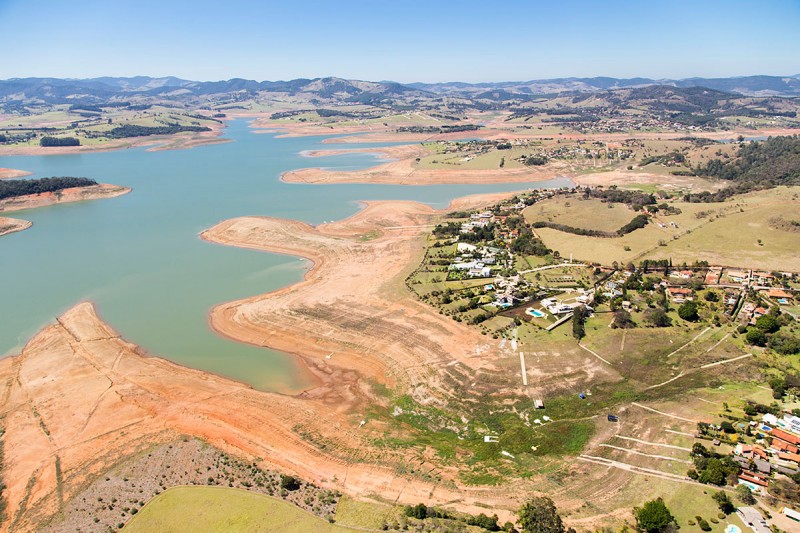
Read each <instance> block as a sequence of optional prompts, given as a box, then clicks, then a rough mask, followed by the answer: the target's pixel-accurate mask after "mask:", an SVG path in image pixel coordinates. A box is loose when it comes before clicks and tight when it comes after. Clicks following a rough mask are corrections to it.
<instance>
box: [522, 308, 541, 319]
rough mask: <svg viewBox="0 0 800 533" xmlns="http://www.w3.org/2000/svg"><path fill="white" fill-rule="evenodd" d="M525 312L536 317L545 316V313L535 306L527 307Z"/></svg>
mask: <svg viewBox="0 0 800 533" xmlns="http://www.w3.org/2000/svg"><path fill="white" fill-rule="evenodd" d="M525 313H527V314H529V315H531V316H533V317H536V318H543V317H544V316H545V315H544V313H542V312H541V311H539V310H538V309H534V308H533V307H529V308H527V309H526V310H525Z"/></svg>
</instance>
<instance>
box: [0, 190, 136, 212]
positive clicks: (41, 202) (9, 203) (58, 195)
mask: <svg viewBox="0 0 800 533" xmlns="http://www.w3.org/2000/svg"><path fill="white" fill-rule="evenodd" d="M129 192H131V189H130V187H121V186H119V185H110V184H108V183H100V184H98V185H90V186H89V187H70V188H68V189H62V190H60V191H56V192H45V193H40V194H28V195H25V196H16V197H14V198H5V199H3V200H0V213H2V212H5V213H9V212H11V211H22V210H23V209H35V208H37V207H46V206H48V205H55V204H66V203H71V202H82V201H84V200H99V199H102V198H114V197H116V196H122V195H123V194H128V193H129Z"/></svg>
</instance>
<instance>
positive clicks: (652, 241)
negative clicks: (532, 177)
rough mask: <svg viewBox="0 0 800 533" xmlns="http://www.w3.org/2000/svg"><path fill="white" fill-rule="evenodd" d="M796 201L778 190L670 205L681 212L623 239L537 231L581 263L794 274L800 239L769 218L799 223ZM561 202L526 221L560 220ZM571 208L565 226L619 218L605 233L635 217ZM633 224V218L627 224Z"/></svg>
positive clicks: (792, 193) (591, 206)
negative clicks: (656, 263)
mask: <svg viewBox="0 0 800 533" xmlns="http://www.w3.org/2000/svg"><path fill="white" fill-rule="evenodd" d="M798 197H800V188H798V187H780V188H777V189H773V190H769V191H758V192H754V193H749V194H746V195H742V196H736V197H734V198H731V199H729V200H727V201H725V202H721V203H709V204H700V203H686V202H682V201H672V202H670V205H672V206H674V207H677V208H678V209H680V210H681V213H680V214H678V215H666V216H665V215H660V214H659V215H657V216H656V217H654V220H651V221H650V223H649V224H648V225H647V226H645V227H644V228H641V229H638V230H636V231H633V232H632V233H629V234H627V235H625V236H623V237H618V238H601V237H587V236H582V235H574V234H571V233H566V232H563V231H559V230H555V229H551V228H539V229H536V230H535V231H536V233H537V234H538V235H539V237H540V238H541V239H542V240H543V241H544V243H545V244H546V245H547V246H548V247H549V248H552V249H554V250H557V251H558V252H559V253H560V254H561V256H562V257H569V255H570V254H572V255H573V257H574V258H575V259H576V260H592V261H597V262H599V263H601V264H604V265H610V264H611V263H612V262H613V261H619V262H622V263H624V262H627V261H634V262H637V261H639V260H641V259H644V258H669V257H671V258H672V260H673V262H674V263H675V264H681V263H682V262H684V261H685V262H687V263H692V262H694V261H696V260H705V261H708V262H709V263H711V264H719V265H730V266H745V267H749V268H760V269H767V270H791V271H796V270H800V259H798V258H797V254H796V250H797V243H798V241H799V240H800V237H799V236H798V235H800V234H798V233H795V232H791V231H786V230H783V229H779V228H775V227H773V224H771V222H770V220H771V219H774V218H775V217H782V218H784V219H786V220H796V219H797V218H798V215H797V214H796V213H797V206H798ZM559 202H561V203H563V202H564V200H563V199H548V200H545V201H542V202H538V203H536V204H534V205H533V206H531V207H529V208H527V209H526V210H525V212H524V213H525V216H526V218H527V219H528V220H529V221H530V222H534V221H536V220H540V219H541V218H540V216H541V215H540V214H539V213H553V214H554V215H552V216H555V214H556V213H557V211H558V210H559V209H564V206H563V205H557V203H559ZM570 203H571V206H570V208H569V209H571V210H572V213H571V214H570V218H568V217H566V216H560V217H559V221H560V223H562V224H568V225H572V226H575V227H579V228H584V229H600V228H602V227H603V222H602V220H603V219H604V217H608V216H611V217H617V218H612V219H611V220H613V223H611V222H607V223H605V226H607V227H614V226H616V224H617V223H618V222H619V221H620V220H621V219H622V217H619V215H618V214H624V215H626V217H627V216H628V215H631V214H632V211H630V210H629V209H627V208H626V207H624V206H621V205H617V206H616V207H615V208H613V209H608V207H607V205H608V204H603V203H602V202H598V201H593V200H584V201H580V200H577V199H571V200H570ZM612 213H613V214H612ZM630 218H632V216H631V217H629V218H627V220H630ZM570 220H573V222H572V224H569V221H570ZM554 221H556V220H554ZM672 223H675V225H676V226H677V227H675V226H673V225H672ZM659 224H661V225H662V226H663V227H662V226H659ZM616 227H617V228H618V227H619V226H616ZM759 240H760V242H759Z"/></svg>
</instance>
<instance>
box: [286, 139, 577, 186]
mask: <svg viewBox="0 0 800 533" xmlns="http://www.w3.org/2000/svg"><path fill="white" fill-rule="evenodd" d="M355 152H362V153H364V152H366V153H374V154H379V156H380V157H382V158H384V159H390V161H388V162H386V163H382V164H380V165H376V166H374V167H370V168H367V169H364V170H350V171H343V170H327V169H324V168H304V169H300V170H292V171H289V172H286V173H284V174H283V175H282V176H281V179H282V180H283V181H286V182H289V183H318V184H321V183H383V184H391V185H436V184H445V183H451V184H455V183H529V182H535V181H544V180H549V179H553V178H556V177H559V176H565V175H567V173H568V167H567V165H560V164H551V165H548V166H547V168H546V169H536V170H533V169H530V168H514V169H503V168H497V169H490V170H464V169H427V168H419V167H417V165H416V158H418V157H422V156H424V155H428V152H427V151H426V150H425V149H424V148H422V147H421V146H419V145H403V146H389V147H385V148H365V149H358V148H353V149H341V150H315V151H312V152H306V153H305V155H308V156H310V157H320V156H325V155H335V154H341V153H355Z"/></svg>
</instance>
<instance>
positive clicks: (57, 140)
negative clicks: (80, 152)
mask: <svg viewBox="0 0 800 533" xmlns="http://www.w3.org/2000/svg"><path fill="white" fill-rule="evenodd" d="M80 145H81V141H80V139H76V138H75V137H42V138H41V139H39V146H45V147H50V146H80Z"/></svg>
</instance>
